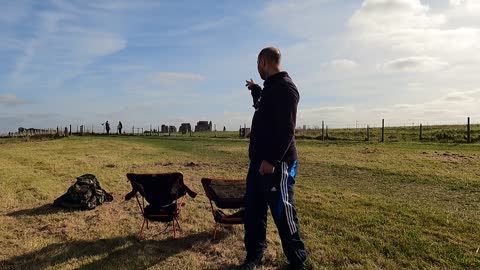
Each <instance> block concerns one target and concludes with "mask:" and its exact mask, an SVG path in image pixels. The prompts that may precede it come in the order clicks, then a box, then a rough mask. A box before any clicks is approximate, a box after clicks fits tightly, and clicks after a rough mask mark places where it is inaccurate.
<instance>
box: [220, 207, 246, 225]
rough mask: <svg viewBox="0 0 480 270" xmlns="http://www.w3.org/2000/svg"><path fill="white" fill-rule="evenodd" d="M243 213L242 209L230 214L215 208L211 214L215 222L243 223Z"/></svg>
mask: <svg viewBox="0 0 480 270" xmlns="http://www.w3.org/2000/svg"><path fill="white" fill-rule="evenodd" d="M244 213H245V211H244V210H240V211H238V212H235V213H233V214H231V215H227V214H225V213H224V212H223V211H222V210H220V209H217V210H215V212H214V214H213V216H214V219H215V222H218V223H221V224H243V219H244Z"/></svg>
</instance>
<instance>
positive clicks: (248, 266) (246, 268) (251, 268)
mask: <svg viewBox="0 0 480 270" xmlns="http://www.w3.org/2000/svg"><path fill="white" fill-rule="evenodd" d="M255 269H257V265H256V264H255V263H254V262H244V263H243V264H242V265H240V266H239V267H238V270H255Z"/></svg>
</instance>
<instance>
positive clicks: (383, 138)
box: [380, 119, 385, 142]
mask: <svg viewBox="0 0 480 270" xmlns="http://www.w3.org/2000/svg"><path fill="white" fill-rule="evenodd" d="M384 141H385V119H382V139H381V141H380V142H384Z"/></svg>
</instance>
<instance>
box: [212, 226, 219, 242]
mask: <svg viewBox="0 0 480 270" xmlns="http://www.w3.org/2000/svg"><path fill="white" fill-rule="evenodd" d="M218 226H219V225H218V222H215V230H214V231H213V240H216V239H217V231H218Z"/></svg>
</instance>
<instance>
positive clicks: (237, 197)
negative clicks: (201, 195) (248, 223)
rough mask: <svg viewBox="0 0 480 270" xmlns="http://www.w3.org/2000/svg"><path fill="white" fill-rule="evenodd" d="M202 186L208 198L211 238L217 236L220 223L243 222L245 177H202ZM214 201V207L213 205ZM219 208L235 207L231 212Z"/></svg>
mask: <svg viewBox="0 0 480 270" xmlns="http://www.w3.org/2000/svg"><path fill="white" fill-rule="evenodd" d="M201 181H202V186H203V189H204V190H205V194H206V195H207V197H208V199H209V200H210V206H211V208H212V214H213V219H214V220H215V230H214V232H213V239H214V240H215V239H216V237H217V231H218V227H219V225H220V224H243V223H244V212H245V210H244V199H243V197H244V195H245V190H246V181H245V179H211V178H202V180H201ZM212 202H213V203H212ZM214 203H215V206H216V208H215V207H214V206H213V204H214ZM221 209H236V210H237V211H236V212H234V213H233V214H227V213H225V212H224V211H222V210H221Z"/></svg>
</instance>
